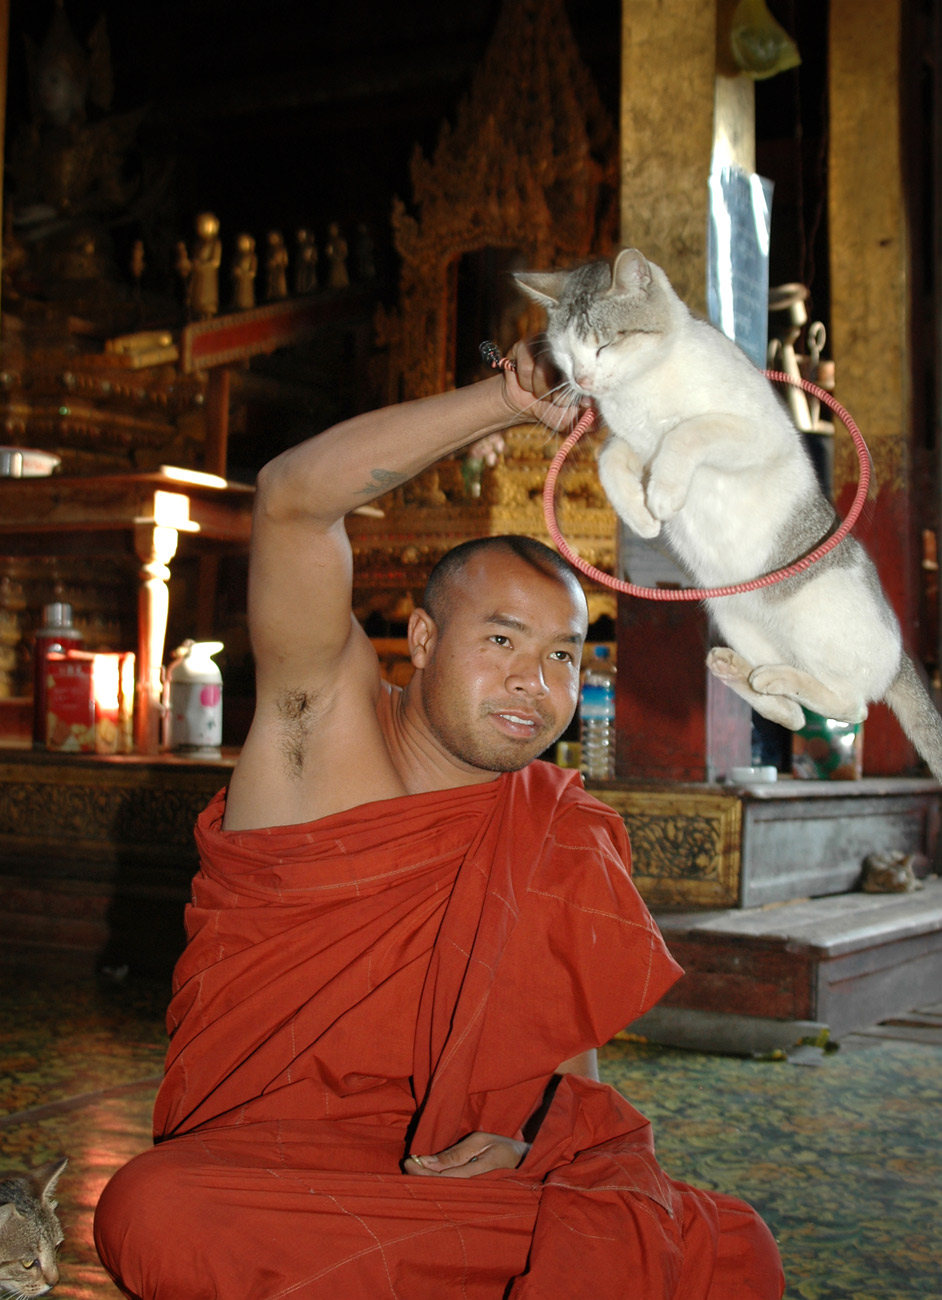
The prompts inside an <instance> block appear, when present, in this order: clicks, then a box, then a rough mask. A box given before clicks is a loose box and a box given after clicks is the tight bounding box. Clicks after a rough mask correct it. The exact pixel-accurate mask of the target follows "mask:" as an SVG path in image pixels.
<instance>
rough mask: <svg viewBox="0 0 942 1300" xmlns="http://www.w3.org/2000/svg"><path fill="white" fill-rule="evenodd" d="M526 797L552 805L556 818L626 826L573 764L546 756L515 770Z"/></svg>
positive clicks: (537, 802)
mask: <svg viewBox="0 0 942 1300" xmlns="http://www.w3.org/2000/svg"><path fill="white" fill-rule="evenodd" d="M513 779H514V780H515V782H516V783H517V786H518V789H519V790H520V792H521V794H522V795H523V797H524V798H526V799H527V800H528V802H531V803H533V804H535V805H537V806H540V807H543V808H546V809H552V820H553V821H557V820H559V819H560V818H563V817H566V818H571V819H572V820H580V819H581V820H584V821H585V824H587V825H588V824H590V823H592V822H595V823H604V824H609V823H612V824H617V825H618V826H623V822H622V819H621V817H620V816H619V814H618V813H617V812H616V811H615V810H614V809H613V808H610V807H609V806H608V804H605V803H602V801H601V800H600V799H597V798H596V797H595V795H594V794H590V793H589V791H588V790H587V789H586V788H585V786H584V785H583V782H582V776H581V775H580V773H579V772H577V771H575V770H573V769H572V768H562V767H557V766H556V764H555V763H549V762H547V761H546V760H544V759H534V761H533V762H532V763H528V764H527V766H526V767H524V768H521V769H520V771H519V772H515V773H514V774H513Z"/></svg>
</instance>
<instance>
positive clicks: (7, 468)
mask: <svg viewBox="0 0 942 1300" xmlns="http://www.w3.org/2000/svg"><path fill="white" fill-rule="evenodd" d="M61 464H62V457H61V456H54V455H53V453H52V452H51V451H38V450H36V448H34V447H0V478H48V477H49V475H50V474H51V473H52V471H53V470H54V469H56V468H57V467H58V466H59V465H61Z"/></svg>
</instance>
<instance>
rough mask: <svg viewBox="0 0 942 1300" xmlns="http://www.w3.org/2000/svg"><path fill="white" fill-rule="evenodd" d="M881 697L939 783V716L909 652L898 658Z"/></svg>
mask: <svg viewBox="0 0 942 1300" xmlns="http://www.w3.org/2000/svg"><path fill="white" fill-rule="evenodd" d="M884 698H885V699H886V702H887V704H888V705H889V706H890V708H891V709H892V710H893V712H894V713H895V714H896V716H897V718H899V722H900V726H901V727H902V728H903V730H904V731H905V732H906V735H907V736H908V737H909V739H910V740H911V741H912V742H913V744H914V745H915V746H916V749H917V750H918V751H919V754H920V756H921V757H922V758H923V760H924V761H925V762H926V763H927V764H928V766H929V770H930V772H931V773H932V775H933V776H934V777H935V779H936V780H937V781H939V782H940V783H942V717H940V716H939V713H938V711H937V709H936V707H935V705H934V704H933V703H932V700H931V698H930V696H929V692H928V691H927V690H926V688H925V686H924V685H923V682H922V678H921V677H920V676H919V674H918V673H917V672H916V668H915V665H914V664H913V661H912V660H911V659H910V657H909V656H908V655H906V654H904V655H903V657H902V658H901V660H900V666H899V672H898V673H897V674H896V679H895V681H893V682H892V684H891V685H890V688H889V690H888V691H887V693H886V695H885V697H884Z"/></svg>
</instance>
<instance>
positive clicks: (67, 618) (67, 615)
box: [43, 600, 72, 627]
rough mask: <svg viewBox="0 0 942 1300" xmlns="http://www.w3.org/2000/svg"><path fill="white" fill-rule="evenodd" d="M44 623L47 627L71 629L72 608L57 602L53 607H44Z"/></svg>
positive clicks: (54, 602)
mask: <svg viewBox="0 0 942 1300" xmlns="http://www.w3.org/2000/svg"><path fill="white" fill-rule="evenodd" d="M43 623H44V624H45V626H46V627H71V626H72V606H71V605H67V604H65V602H64V601H61V600H56V601H53V603H52V604H51V605H44V606H43Z"/></svg>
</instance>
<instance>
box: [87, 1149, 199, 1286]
mask: <svg viewBox="0 0 942 1300" xmlns="http://www.w3.org/2000/svg"><path fill="white" fill-rule="evenodd" d="M162 1156H163V1152H162V1151H161V1149H160V1148H159V1147H157V1148H154V1149H153V1150H150V1151H145V1152H144V1153H143V1154H142V1155H139V1156H135V1157H134V1159H133V1160H131V1161H130V1162H129V1163H128V1164H126V1165H124V1167H123V1168H121V1169H119V1170H118V1172H117V1173H116V1174H115V1175H114V1177H113V1178H112V1179H111V1180H110V1182H109V1183H108V1184H107V1186H106V1187H105V1190H104V1191H103V1192H102V1194H101V1196H100V1197H99V1200H98V1205H97V1206H96V1208H95V1246H96V1249H97V1250H98V1255H99V1258H100V1259H101V1262H102V1264H103V1265H104V1266H105V1268H106V1269H107V1270H108V1272H109V1273H110V1274H111V1276H112V1277H113V1278H114V1279H115V1281H116V1282H117V1284H118V1285H119V1286H120V1287H121V1289H122V1290H123V1291H124V1292H125V1294H127V1295H131V1296H143V1295H145V1294H154V1291H153V1286H152V1282H153V1278H154V1274H155V1272H156V1271H157V1270H158V1262H157V1261H158V1260H159V1259H160V1258H161V1257H167V1258H169V1257H172V1256H173V1255H174V1254H175V1253H177V1252H178V1251H179V1246H180V1243H181V1228H182V1227H183V1226H184V1224H185V1221H186V1218H187V1217H188V1205H187V1198H186V1196H185V1194H182V1193H183V1188H181V1186H180V1184H179V1182H178V1180H177V1178H176V1177H175V1176H174V1171H173V1170H172V1169H171V1168H169V1167H168V1162H167V1161H166V1160H165V1159H163V1158H162ZM170 1242H172V1243H174V1245H173V1247H172V1248H169V1249H168V1245H167V1243H170ZM160 1267H162V1265H160ZM148 1278H149V1279H150V1282H148Z"/></svg>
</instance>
